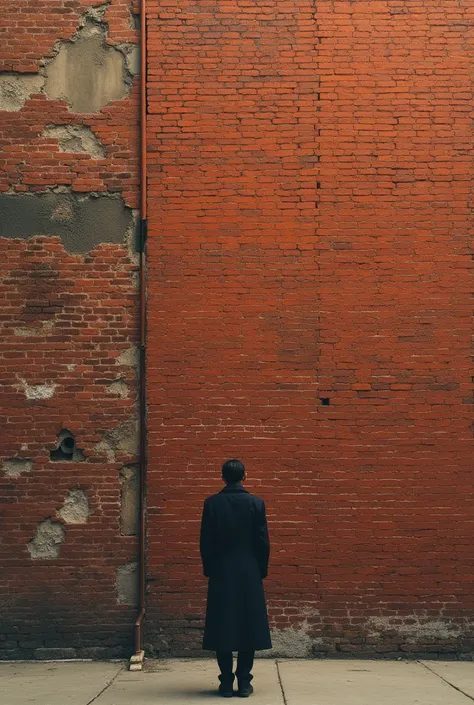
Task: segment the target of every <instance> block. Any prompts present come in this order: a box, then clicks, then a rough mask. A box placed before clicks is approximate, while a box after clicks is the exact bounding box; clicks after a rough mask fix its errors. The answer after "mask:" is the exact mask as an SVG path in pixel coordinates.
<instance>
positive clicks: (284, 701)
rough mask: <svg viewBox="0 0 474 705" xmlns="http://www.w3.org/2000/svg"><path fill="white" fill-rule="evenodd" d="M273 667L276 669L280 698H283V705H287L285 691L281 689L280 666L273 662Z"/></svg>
mask: <svg viewBox="0 0 474 705" xmlns="http://www.w3.org/2000/svg"><path fill="white" fill-rule="evenodd" d="M275 665H276V669H277V675H278V682H279V684H280V690H281V697H282V698H283V705H288V700H287V699H286V695H285V689H284V688H283V681H282V679H281V674H280V664H279V663H278V661H275Z"/></svg>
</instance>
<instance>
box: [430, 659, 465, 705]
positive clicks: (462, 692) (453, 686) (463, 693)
mask: <svg viewBox="0 0 474 705" xmlns="http://www.w3.org/2000/svg"><path fill="white" fill-rule="evenodd" d="M416 662H417V663H419V664H420V666H423V667H424V668H426V670H427V671H429V672H430V673H432V674H433V675H434V676H438V678H440V679H441V680H442V681H444V682H445V683H446V684H447V685H449V686H451V688H454V690H457V691H458V693H461V695H465V696H466V698H469V700H471V701H472V702H473V703H474V698H473V697H472V695H469V693H466V692H465V691H464V690H462V689H461V688H458V686H457V685H454V684H453V683H450V682H449V681H448V680H446V678H443V676H440V674H439V673H436V671H433V669H432V668H430V667H429V666H427V665H426V663H423V661H419V660H418V659H417V661H416Z"/></svg>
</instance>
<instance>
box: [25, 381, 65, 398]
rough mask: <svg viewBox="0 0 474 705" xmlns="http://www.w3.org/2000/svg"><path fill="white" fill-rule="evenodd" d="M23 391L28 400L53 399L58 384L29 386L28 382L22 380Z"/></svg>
mask: <svg viewBox="0 0 474 705" xmlns="http://www.w3.org/2000/svg"><path fill="white" fill-rule="evenodd" d="M20 382H21V385H22V387H23V391H24V393H25V396H26V398H27V399H51V397H53V396H54V392H55V389H56V387H57V386H58V385H57V384H28V382H26V380H24V379H20Z"/></svg>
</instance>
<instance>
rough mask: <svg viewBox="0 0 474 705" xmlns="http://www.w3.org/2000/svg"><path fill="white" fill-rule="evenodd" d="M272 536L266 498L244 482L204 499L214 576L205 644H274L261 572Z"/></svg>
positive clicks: (205, 554) (205, 555)
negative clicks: (253, 493) (258, 494)
mask: <svg viewBox="0 0 474 705" xmlns="http://www.w3.org/2000/svg"><path fill="white" fill-rule="evenodd" d="M269 554H270V542H269V539H268V529H267V519H266V516H265V504H264V502H263V500H262V499H260V498H259V497H255V496H254V495H251V494H249V493H248V492H247V490H245V489H244V488H243V487H242V486H241V485H227V486H226V487H224V489H223V490H222V491H221V492H219V494H215V495H212V497H208V498H207V499H206V501H205V502H204V509H203V513H202V522H201V557H202V564H203V568H204V575H206V576H207V577H208V578H209V587H208V594H207V612H206V626H205V629H204V640H203V649H209V650H211V651H239V650H240V651H256V650H259V649H271V646H272V645H271V641H270V630H269V628H268V617H267V608H266V605H265V595H264V592H263V584H262V578H265V577H266V575H267V570H268V558H269Z"/></svg>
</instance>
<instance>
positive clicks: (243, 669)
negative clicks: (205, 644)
mask: <svg viewBox="0 0 474 705" xmlns="http://www.w3.org/2000/svg"><path fill="white" fill-rule="evenodd" d="M216 656H217V663H218V664H219V668H220V669H221V675H220V676H219V679H220V681H221V683H224V682H227V683H232V681H233V680H234V674H233V665H234V660H233V657H232V651H217V653H216ZM254 656H255V651H239V653H238V656H237V670H236V672H235V674H236V676H237V679H238V680H239V681H247V682H250V681H251V680H252V678H253V676H252V673H251V671H252V668H253V660H254Z"/></svg>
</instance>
